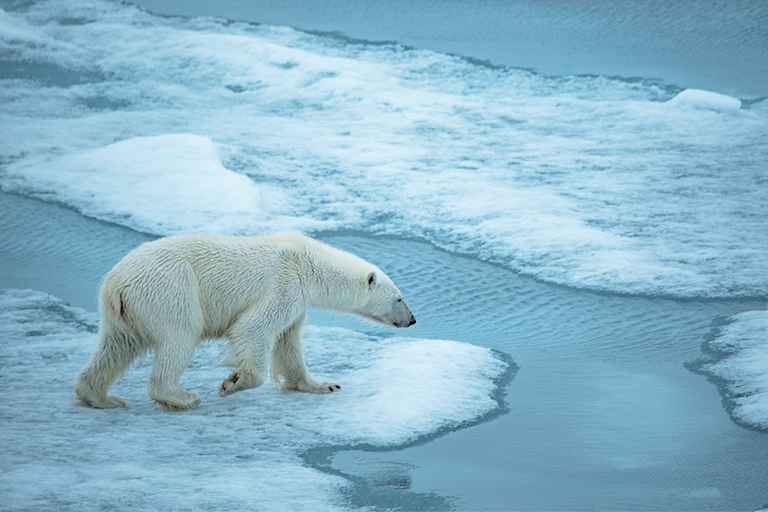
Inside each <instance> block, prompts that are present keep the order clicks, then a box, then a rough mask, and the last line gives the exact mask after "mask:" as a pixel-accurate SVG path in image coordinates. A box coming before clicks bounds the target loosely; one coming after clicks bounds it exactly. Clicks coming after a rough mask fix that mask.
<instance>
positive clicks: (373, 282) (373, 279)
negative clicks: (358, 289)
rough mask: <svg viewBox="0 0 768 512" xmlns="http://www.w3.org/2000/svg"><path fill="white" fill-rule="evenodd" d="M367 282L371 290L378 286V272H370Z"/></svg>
mask: <svg viewBox="0 0 768 512" xmlns="http://www.w3.org/2000/svg"><path fill="white" fill-rule="evenodd" d="M365 282H366V283H368V289H369V290H370V289H372V288H373V287H374V286H376V272H370V273H369V274H368V277H367V278H366V279H365Z"/></svg>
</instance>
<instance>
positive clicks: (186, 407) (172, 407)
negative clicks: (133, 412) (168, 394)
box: [153, 391, 200, 412]
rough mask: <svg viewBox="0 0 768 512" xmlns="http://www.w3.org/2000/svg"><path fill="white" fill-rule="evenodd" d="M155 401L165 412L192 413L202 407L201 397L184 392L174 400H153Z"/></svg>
mask: <svg viewBox="0 0 768 512" xmlns="http://www.w3.org/2000/svg"><path fill="white" fill-rule="evenodd" d="M153 400H154V402H155V403H156V404H158V405H160V406H161V407H162V408H163V411H165V412H181V411H191V410H192V409H196V408H197V406H198V405H200V395H198V394H197V393H190V392H188V391H182V392H181V393H179V394H177V395H176V396H174V397H173V399H170V398H153Z"/></svg>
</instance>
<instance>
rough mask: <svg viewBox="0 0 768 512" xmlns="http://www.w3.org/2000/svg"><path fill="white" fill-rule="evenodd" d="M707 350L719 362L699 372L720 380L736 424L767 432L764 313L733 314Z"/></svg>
mask: <svg viewBox="0 0 768 512" xmlns="http://www.w3.org/2000/svg"><path fill="white" fill-rule="evenodd" d="M708 347H709V349H711V350H712V351H714V352H715V354H717V355H719V357H720V359H719V360H718V361H717V362H714V363H710V364H705V365H703V366H702V367H701V370H703V371H704V372H706V373H707V374H709V375H712V376H714V377H718V378H719V379H722V380H723V381H724V386H723V387H724V394H725V397H726V399H728V400H729V401H730V402H731V403H732V411H731V414H732V415H733V416H734V417H735V419H736V420H737V421H739V422H740V423H743V424H746V425H750V426H752V427H755V428H758V429H760V430H763V431H768V311H765V310H762V311H745V312H743V313H739V314H738V315H735V316H734V317H733V318H731V323H729V324H728V325H726V326H725V327H723V328H722V330H721V331H720V333H719V335H718V336H717V337H716V338H714V339H713V340H712V341H710V342H708Z"/></svg>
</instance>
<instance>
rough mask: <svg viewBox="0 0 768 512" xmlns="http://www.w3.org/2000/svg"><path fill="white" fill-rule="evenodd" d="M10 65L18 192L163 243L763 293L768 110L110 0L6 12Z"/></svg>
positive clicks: (3, 39)
mask: <svg viewBox="0 0 768 512" xmlns="http://www.w3.org/2000/svg"><path fill="white" fill-rule="evenodd" d="M0 45H1V46H0V51H2V59H3V61H4V63H3V68H2V69H3V80H0V87H1V88H2V89H1V91H2V92H1V94H2V97H3V101H2V107H0V108H2V111H1V112H2V117H3V124H4V129H3V138H2V141H0V158H1V159H2V162H3V164H4V165H3V171H2V174H1V175H0V186H2V189H3V190H6V191H16V192H22V193H25V194H28V195H34V196H37V197H41V198H44V199H46V200H51V201H56V202H61V203H65V204H67V205H70V206H72V207H74V208H76V209H78V210H80V211H82V212H83V213H86V214H88V215H92V216H94V217H98V218H102V219H106V220H109V221H112V222H118V223H121V224H124V225H127V226H130V227H132V228H135V229H139V230H142V231H147V232H151V233H155V234H160V235H165V234H172V233H179V232H187V231H203V230H205V231H214V232H220V233H231V234H258V233H265V232H271V231H276V230H283V229H298V230H301V231H304V232H309V233H311V232H317V231H319V230H327V229H339V228H346V229H355V230H360V231H364V232H368V233H389V234H396V235H403V236H409V237H415V238H422V239H425V240H428V241H430V242H431V243H433V244H435V245H437V246H440V247H443V248H445V249H448V250H451V251H455V252H461V253H466V254H471V255H473V256H476V257H479V258H482V259H486V260H490V261H495V262H499V263H501V264H503V265H506V266H507V267H509V268H511V269H513V270H516V271H519V272H523V273H526V274H530V275H532V276H535V277H537V278H539V279H542V280H546V281H549V282H555V283H561V284H566V285H569V286H574V287H581V288H590V289H601V290H609V291H614V292H622V293H642V294H659V295H667V296H670V295H671V296H684V297H737V296H752V297H754V296H766V294H768V260H766V258H765V257H764V255H765V254H766V252H768V242H767V241H766V237H765V236H764V234H765V226H766V218H768V193H766V181H765V176H766V174H765V164H766V162H768V107H767V106H766V101H765V100H760V101H757V102H752V103H745V104H741V103H740V102H739V100H737V99H735V98H728V97H723V96H722V95H716V94H714V93H708V92H706V91H680V90H675V89H674V88H671V87H663V86H660V85H658V84H654V83H652V82H643V81H625V80H619V79H607V78H604V77H566V78H551V77H544V76H540V75H536V74H533V73H530V72H528V71H524V70H518V69H495V68H491V67H488V66H483V65H478V64H475V63H471V62H467V61H465V60H463V59H461V58H459V57H454V56H448V55H441V54H437V53H433V52H428V51H418V50H412V49H408V48H403V47H401V46H398V45H395V44H391V45H380V44H365V43H358V42H352V41H349V40H346V39H343V38H339V37H333V36H327V35H313V34H307V33H303V32H300V31H296V30H292V29H288V28H276V27H267V26H261V25H252V24H245V23H230V22H227V21H224V20H217V19H211V18H200V19H183V18H164V17H155V16H152V15H150V14H148V13H145V12H142V11H141V10H139V9H137V8H135V7H133V6H130V5H121V4H117V3H112V2H105V1H99V0H93V1H78V0H73V1H70V2H40V3H36V4H34V5H32V6H29V7H25V8H24V9H22V10H19V11H14V12H3V13H2V23H0ZM213 148H215V151H214V150H213ZM97 175H98V176H99V178H96V176H97ZM243 176H246V177H248V178H249V179H250V183H248V182H246V181H244V180H243ZM163 188H164V189H167V190H166V192H167V193H166V194H163V197H164V198H167V199H164V200H163V201H158V196H157V194H158V189H163ZM117 189H119V190H120V191H119V192H117ZM217 199H219V200H218V201H217ZM161 203H166V204H161Z"/></svg>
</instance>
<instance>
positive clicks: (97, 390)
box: [74, 322, 147, 409]
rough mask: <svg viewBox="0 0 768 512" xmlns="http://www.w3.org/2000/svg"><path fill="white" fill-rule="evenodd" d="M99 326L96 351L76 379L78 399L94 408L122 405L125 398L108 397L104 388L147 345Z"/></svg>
mask: <svg viewBox="0 0 768 512" xmlns="http://www.w3.org/2000/svg"><path fill="white" fill-rule="evenodd" d="M102 323H103V324H104V323H106V322H102ZM102 328H103V329H104V332H102V333H100V336H99V344H98V346H97V347H96V350H94V352H93V354H92V355H91V358H90V360H89V361H88V363H87V364H86V365H85V367H84V368H83V369H82V370H81V371H80V373H79V374H78V375H77V378H76V379H75V383H74V388H75V393H77V397H78V398H79V399H80V401H82V402H83V403H85V404H87V405H90V406H91V407H95V408H97V409H112V408H115V407H125V400H123V399H122V398H118V397H116V396H107V391H108V390H109V388H110V386H112V383H113V382H114V381H115V379H117V377H118V376H119V375H121V374H123V373H125V371H126V370H127V369H128V367H129V366H130V365H131V363H132V362H133V361H134V360H135V359H136V358H137V357H139V356H140V355H141V354H142V353H146V350H147V348H146V346H145V345H144V344H143V343H142V342H141V340H139V339H138V338H136V337H134V336H132V335H130V334H128V333H126V332H120V331H119V330H118V331H115V330H114V329H111V328H110V327H109V326H108V325H107V326H105V327H102Z"/></svg>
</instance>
